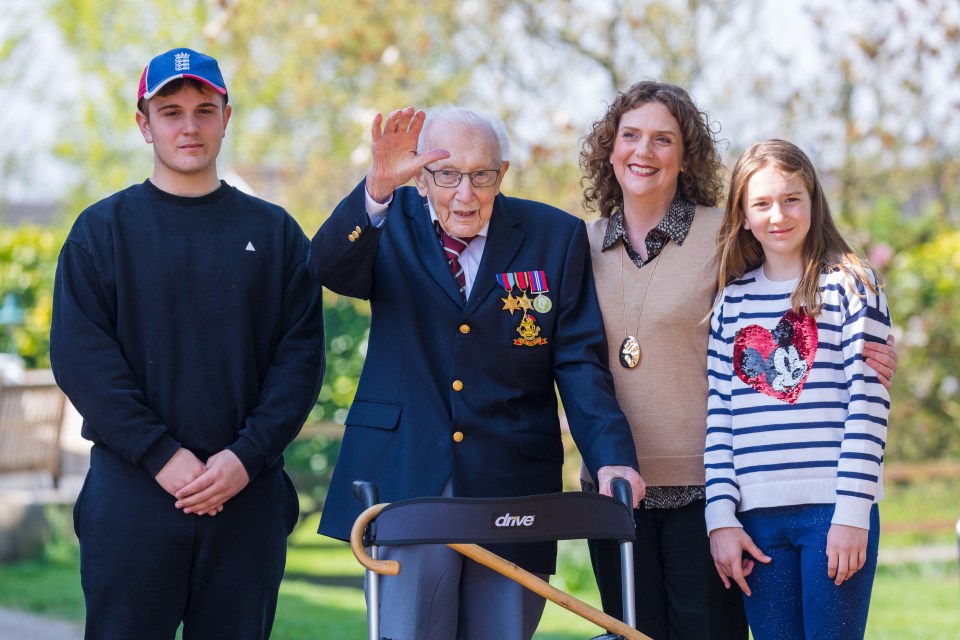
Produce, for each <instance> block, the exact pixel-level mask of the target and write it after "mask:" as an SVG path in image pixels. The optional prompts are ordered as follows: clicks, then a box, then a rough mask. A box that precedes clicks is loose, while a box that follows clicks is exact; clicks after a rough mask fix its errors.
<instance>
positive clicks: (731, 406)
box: [704, 267, 890, 532]
mask: <svg viewBox="0 0 960 640" xmlns="http://www.w3.org/2000/svg"><path fill="white" fill-rule="evenodd" d="M796 285H797V281H796V280H792V281H787V282H773V281H770V280H768V279H767V278H766V277H765V276H764V274H763V268H762V267H761V268H758V269H756V270H754V271H751V272H750V273H747V274H746V275H744V276H743V277H742V278H741V279H739V280H738V281H736V282H733V283H731V284H730V285H728V286H727V287H725V288H724V290H723V292H722V294H721V295H722V301H721V303H720V305H719V306H718V307H717V308H716V309H715V310H714V313H713V315H712V317H711V320H710V341H709V350H708V354H707V367H708V378H709V385H710V392H709V396H708V398H709V399H708V402H707V409H708V412H707V439H706V447H705V452H704V467H705V468H706V479H707V487H706V488H707V511H706V518H707V531H708V532H710V531H713V530H714V529H718V528H721V527H739V526H741V525H740V522H739V521H738V520H737V516H736V512H737V511H748V510H750V509H757V508H763V507H776V506H787V505H798V504H830V503H834V504H836V507H835V509H834V514H833V519H832V522H833V523H834V524H844V525H850V526H855V527H860V528H863V529H869V513H870V508H871V506H872V505H873V503H874V502H876V501H878V500H880V499H881V498H882V497H883V450H884V446H885V444H886V437H887V415H888V413H889V410H890V400H889V395H888V393H887V390H886V389H885V388H884V387H883V385H881V384H880V382H879V380H878V378H877V377H876V374H875V373H874V372H873V371H872V370H871V369H869V368H868V367H867V366H866V365H865V364H864V360H863V356H862V355H861V351H862V350H863V345H864V342H865V341H873V342H884V341H885V340H886V339H887V334H888V333H889V330H890V314H889V311H888V309H887V304H886V299H885V297H884V296H883V293H882V292H881V294H880V295H879V296H877V295H875V294H873V293H870V291H869V290H868V289H866V288H865V287H864V286H863V285H862V284H860V283H857V285H856V286H857V289H858V290H857V291H854V290H852V289H851V288H850V286H851V285H850V283H848V282H847V278H846V277H845V275H844V273H843V272H841V271H840V270H834V271H832V272H824V273H823V274H822V275H821V276H820V292H821V299H822V301H823V303H824V304H823V307H822V310H821V313H820V315H819V316H817V318H816V319H813V318H810V317H809V316H807V315H805V314H799V315H798V314H794V313H793V312H791V311H790V295H791V294H792V293H793V290H794V288H795V287H796ZM861 296H864V297H861Z"/></svg>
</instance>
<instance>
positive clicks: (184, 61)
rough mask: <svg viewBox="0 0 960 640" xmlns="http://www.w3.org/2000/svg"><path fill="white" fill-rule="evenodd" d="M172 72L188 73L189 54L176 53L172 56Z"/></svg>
mask: <svg viewBox="0 0 960 640" xmlns="http://www.w3.org/2000/svg"><path fill="white" fill-rule="evenodd" d="M173 69H174V71H190V54H189V53H177V54H174V56H173Z"/></svg>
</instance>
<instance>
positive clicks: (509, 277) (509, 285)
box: [497, 273, 520, 316]
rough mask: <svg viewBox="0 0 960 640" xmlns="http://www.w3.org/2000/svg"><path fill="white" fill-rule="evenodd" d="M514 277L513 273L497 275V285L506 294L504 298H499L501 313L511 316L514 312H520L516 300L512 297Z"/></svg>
mask: <svg viewBox="0 0 960 640" xmlns="http://www.w3.org/2000/svg"><path fill="white" fill-rule="evenodd" d="M515 276H516V274H513V273H498V274H497V283H498V284H499V285H500V286H501V287H503V290H504V291H506V292H507V297H506V298H500V299H501V300H502V301H503V311H509V312H510V315H511V316H512V315H513V312H514V311H519V310H520V306H519V305H518V304H517V301H518V298H514V297H513V285H514V283H515V282H516V277H515Z"/></svg>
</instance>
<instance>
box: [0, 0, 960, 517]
mask: <svg viewBox="0 0 960 640" xmlns="http://www.w3.org/2000/svg"><path fill="white" fill-rule="evenodd" d="M5 11H6V13H7V17H6V21H5V23H3V24H0V27H5V28H4V29H0V35H2V40H0V87H6V88H7V89H5V90H4V89H0V91H7V92H13V91H15V92H16V93H17V94H18V95H26V96H29V97H30V98H31V99H33V100H34V101H35V102H36V104H37V105H38V111H37V113H38V114H39V113H41V111H40V106H43V107H44V108H46V109H47V110H48V111H49V112H53V113H55V114H56V118H51V119H50V120H49V121H48V120H47V119H40V118H39V116H35V115H33V114H26V116H25V117H22V118H20V120H16V121H14V122H12V123H11V122H10V121H9V120H8V121H6V124H4V122H5V121H4V120H3V117H0V187H2V186H4V185H7V184H13V183H21V184H28V185H34V187H33V191H34V192H36V193H37V195H38V197H39V196H43V195H45V194H46V192H47V188H46V185H47V182H48V180H47V178H48V176H44V175H37V171H36V170H35V161H36V158H37V157H38V156H39V155H41V154H43V153H49V155H50V156H51V157H52V158H54V159H55V160H56V161H57V162H58V163H59V166H61V167H63V171H64V174H65V175H66V176H67V178H68V179H66V181H65V182H66V187H65V188H62V189H59V190H56V192H55V193H53V192H54V190H53V189H52V188H51V189H50V191H51V194H52V195H51V196H50V197H54V198H55V199H56V201H57V203H58V205H59V206H60V210H61V211H62V214H61V216H60V220H61V222H60V223H59V224H53V225H51V226H48V227H44V228H40V227H36V226H30V225H14V224H6V225H5V226H4V227H3V228H2V229H0V257H2V264H0V293H13V294H15V295H16V296H17V300H18V301H19V304H20V305H21V306H22V307H23V308H24V309H25V311H26V320H25V322H24V323H23V325H22V326H17V327H11V331H10V333H9V335H10V336H12V338H13V348H14V349H15V350H16V351H17V352H18V353H19V354H20V355H21V356H23V357H24V358H25V359H26V360H27V362H28V364H29V365H30V366H37V367H40V366H46V365H47V364H48V358H47V353H46V350H47V337H46V335H47V331H48V326H49V317H50V301H51V289H52V277H53V271H54V268H55V261H56V256H57V252H58V250H59V246H60V245H61V243H62V241H63V238H64V237H65V234H66V231H67V229H68V227H69V224H70V222H71V221H72V220H73V219H74V218H75V216H76V214H77V213H78V212H79V211H81V210H82V209H83V207H84V206H86V205H87V204H89V203H91V202H94V201H96V200H98V199H100V198H102V197H105V196H106V195H109V194H110V193H112V192H114V191H116V190H118V189H120V188H123V187H125V186H127V185H129V184H131V183H134V182H139V181H142V180H143V179H144V178H145V177H147V176H148V175H149V174H150V170H151V164H150V162H151V155H152V154H151V153H150V151H149V149H148V147H146V146H145V145H144V143H143V141H142V139H141V138H140V136H139V133H138V132H137V130H136V127H135V126H134V119H133V112H134V108H135V106H134V100H135V87H136V82H137V79H138V78H139V75H140V72H141V71H142V69H143V65H144V64H145V62H146V61H147V60H148V59H149V58H150V57H151V56H153V55H155V54H156V53H158V52H161V51H164V50H167V49H169V48H172V47H173V46H181V45H182V46H190V47H193V48H196V49H199V50H202V51H205V52H207V53H210V54H211V55H213V56H215V57H217V58H218V59H219V60H220V62H221V66H222V68H223V71H224V75H225V77H226V78H227V82H228V87H229V90H230V102H231V103H232V104H233V106H234V116H233V119H232V120H231V122H230V129H229V131H228V135H227V139H226V142H225V145H224V151H223V153H222V156H221V163H220V166H221V173H222V174H223V175H225V176H226V178H227V180H228V181H234V182H243V183H245V184H246V185H248V186H249V188H251V189H252V190H254V191H255V192H256V193H257V194H258V195H260V196H262V197H264V198H266V199H269V200H273V201H276V202H278V203H280V204H282V205H283V206H285V207H286V208H287V209H288V210H289V211H291V213H292V214H293V215H294V217H296V219H297V220H298V221H299V222H300V224H301V225H302V226H303V228H304V231H305V232H306V233H307V234H308V235H312V234H313V233H314V231H315V230H316V228H317V227H318V226H319V224H320V223H321V222H322V221H323V219H324V218H325V216H326V215H327V213H328V212H329V211H330V210H331V209H332V208H333V206H334V205H335V204H336V203H337V202H338V201H339V199H340V198H341V197H342V196H343V195H344V194H346V193H347V192H348V190H349V189H350V188H352V186H353V185H354V184H355V183H356V182H357V181H358V180H359V179H360V178H361V177H362V176H363V174H364V173H365V171H366V167H367V165H368V163H369V159H370V157H369V128H370V123H371V121H372V119H373V116H374V115H375V114H376V113H377V112H378V111H381V112H387V111H389V110H391V109H393V108H397V107H402V106H406V105H410V104H412V105H416V106H418V107H427V106H431V105H434V104H438V103H445V102H453V101H457V102H463V103H465V104H469V105H471V106H474V107H476V108H479V109H482V110H487V111H491V112H495V113H497V114H498V115H500V116H501V117H502V118H503V119H504V120H505V122H506V123H507V126H508V129H509V131H510V132H511V137H512V142H513V145H514V147H513V151H512V154H511V160H512V166H511V170H510V173H509V174H508V175H507V180H506V183H505V191H507V192H508V193H511V194H513V195H518V196H523V197H527V198H533V199H541V200H545V201H547V202H550V203H551V204H554V205H557V206H559V207H562V208H564V209H566V210H568V211H571V212H573V213H579V212H580V200H581V185H580V183H579V178H580V171H579V167H578V164H577V152H578V147H579V140H580V138H581V136H582V135H583V134H584V133H585V132H586V129H587V127H588V126H589V124H590V122H592V120H593V119H595V118H596V117H598V116H599V115H600V114H601V113H602V112H603V110H604V108H605V104H606V103H608V102H609V101H610V100H611V99H612V98H613V96H614V94H615V92H616V91H617V90H622V89H625V88H627V87H628V86H629V85H630V84H632V83H633V82H635V81H637V80H640V79H644V78H660V79H664V80H668V81H672V82H677V83H680V84H682V85H683V86H685V87H686V88H688V89H689V90H690V92H691V94H692V95H693V96H694V97H695V99H696V100H697V102H698V103H699V104H700V105H701V107H702V108H704V109H705V110H706V111H707V112H708V113H709V114H710V118H711V120H712V121H713V122H714V126H715V129H716V130H717V134H718V137H719V138H721V140H722V149H723V153H724V158H725V160H726V161H727V163H728V164H729V163H730V162H732V161H733V159H735V158H736V156H737V154H739V152H740V151H741V150H742V149H744V148H745V147H746V146H748V145H749V144H750V143H752V142H754V141H755V140H757V139H761V138H766V137H773V136H777V137H785V138H788V139H791V140H794V141H796V142H797V143H798V144H800V145H801V146H802V147H804V148H805V149H806V150H807V151H808V153H810V155H811V156H812V157H813V159H814V162H815V163H816V164H817V166H818V168H819V169H820V171H821V173H822V177H823V179H824V182H825V183H826V185H827V186H828V189H829V192H830V199H831V204H832V205H833V207H834V212H835V215H836V216H837V217H838V219H839V221H840V223H841V226H842V227H843V229H844V231H845V232H846V234H847V235H848V237H849V238H851V239H852V240H853V241H854V243H855V244H856V245H857V246H858V247H859V248H860V249H861V250H862V251H863V252H864V253H865V254H866V255H867V256H869V258H870V259H871V260H872V261H873V263H874V264H875V265H876V266H878V267H879V268H880V269H881V270H882V272H883V273H884V275H885V277H886V279H887V281H888V296H889V300H890V305H891V308H892V310H893V313H894V322H895V325H896V329H895V333H896V335H897V339H898V343H897V344H898V349H899V352H900V357H901V361H900V362H901V364H900V371H899V372H898V374H897V382H896V384H895V385H894V390H893V409H892V417H891V422H890V424H891V434H890V438H889V446H888V451H887V453H888V456H889V458H890V459H896V460H898V461H901V460H911V461H917V460H929V459H935V458H952V459H958V458H960V430H958V428H957V425H958V420H960V353H958V351H960V341H958V339H957V336H956V327H957V326H960V291H958V286H960V285H958V282H960V231H958V229H960V81H958V78H960V6H958V5H957V3H956V2H955V1H952V0H851V1H850V2H845V3H835V2H832V1H829V0H790V1H785V2H763V1H761V0H750V1H747V2H734V1H733V0H713V1H707V0H510V1H507V0H459V1H453V0H423V1H421V2H417V3H412V2H409V1H406V0H356V1H355V2H351V3H339V2H337V3H335V2H322V1H321V2H318V1H316V0H271V1H270V2H267V1H266V0H263V1H256V0H166V1H165V2H162V3H161V2H134V1H133V0H38V1H37V2H34V1H33V0H10V4H9V6H7V5H5ZM38 20H39V21H40V23H42V24H43V25H44V26H45V27H46V28H47V30H41V29H39V28H36V25H37V24H38V22H37V21H38ZM41 33H46V34H47V38H48V39H51V40H52V41H53V42H54V44H55V48H56V49H58V50H59V51H60V54H58V55H60V56H61V59H58V60H57V61H56V63H55V64H48V66H47V67H43V66H42V65H41V63H42V60H38V59H37V56H36V51H35V49H36V47H37V46H38V43H39V42H40V41H39V40H38V38H39V37H40V34H41ZM38 65H41V66H39V67H38ZM51 73H52V74H53V76H54V77H52V78H51V77H49V76H50V74H51ZM44 113H46V112H44ZM31 116H32V117H31ZM21 120H22V121H21ZM720 123H722V127H721V125H720ZM26 125H30V126H31V127H35V128H36V129H37V130H47V129H49V130H50V132H52V133H51V135H50V137H49V140H50V142H49V144H48V145H47V146H48V147H49V148H46V149H26V150H25V149H24V148H23V145H18V144H16V143H15V140H17V134H18V132H20V131H22V130H23V127H24V126H26ZM4 191H5V190H4V189H0V198H2V197H4V195H3V193H4ZM9 206H10V204H9V203H3V202H2V201H0V226H2V225H4V219H5V218H4V207H9ZM325 296H326V298H325V302H326V308H325V318H326V323H327V324H326V331H327V348H328V353H327V356H328V360H327V375H326V378H325V381H324V384H323V388H322V391H321V394H320V398H319V400H318V403H317V406H316V408H315V410H314V412H313V414H312V420H311V422H312V423H316V424H319V425H321V426H322V425H325V424H326V425H328V426H329V425H330V424H334V425H335V424H337V423H342V422H343V419H344V417H345V414H346V409H347V408H348V407H349V404H350V402H351V400H352V397H353V394H354V392H355V390H356V385H357V378H358V376H359V372H360V369H361V367H362V364H363V357H364V355H365V348H366V336H367V330H368V325H369V322H368V307H367V305H366V304H365V303H363V302H359V301H355V300H348V299H344V298H340V297H338V296H335V295H332V294H330V293H329V292H325ZM7 337H9V336H4V339H6V338H7ZM306 434H307V435H306V436H305V437H303V438H301V440H299V441H298V443H297V444H296V445H295V446H294V447H292V448H291V450H290V454H289V458H290V460H291V465H292V466H293V467H296V468H297V469H300V470H301V471H302V473H303V474H304V475H305V476H307V475H312V476H317V477H324V476H325V474H328V473H329V470H330V468H331V467H332V464H333V460H334V456H335V453H336V443H337V435H336V429H335V428H332V427H330V428H328V427H323V428H312V427H311V426H310V425H308V429H307V430H306ZM314 496H315V498H316V499H317V501H322V497H323V496H322V487H321V488H319V489H316V490H315V492H314Z"/></svg>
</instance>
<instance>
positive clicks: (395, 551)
mask: <svg viewBox="0 0 960 640" xmlns="http://www.w3.org/2000/svg"><path fill="white" fill-rule="evenodd" d="M380 558H381V559H384V560H397V561H398V562H400V574H399V575H397V576H380V636H381V637H382V638H390V639H391V640H424V639H427V638H429V639H430V640H454V639H456V640H490V639H491V638H497V640H530V638H532V637H533V633H534V631H536V629H537V625H538V624H539V623H540V617H541V616H542V615H543V608H544V605H545V604H546V601H545V600H544V599H543V598H542V597H540V596H538V595H537V594H535V593H533V592H532V591H530V590H529V589H526V588H524V587H522V586H521V585H519V584H517V583H516V582H514V581H513V580H510V579H509V578H506V577H504V576H502V575H500V574H499V573H497V572H495V571H493V570H492V569H488V568H487V567H485V566H483V565H481V564H478V563H476V562H474V561H473V560H470V559H469V558H466V557H464V556H462V555H460V554H459V553H457V552H456V551H454V550H453V549H450V548H449V547H447V546H446V545H436V544H428V545H412V546H403V547H381V548H380ZM539 577H540V578H543V579H547V577H548V576H546V575H539Z"/></svg>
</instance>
